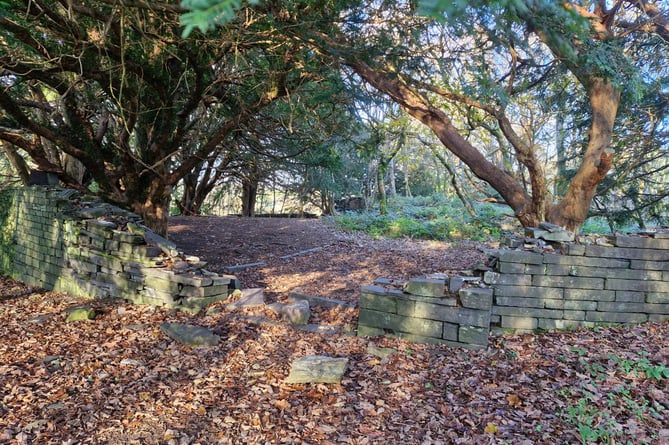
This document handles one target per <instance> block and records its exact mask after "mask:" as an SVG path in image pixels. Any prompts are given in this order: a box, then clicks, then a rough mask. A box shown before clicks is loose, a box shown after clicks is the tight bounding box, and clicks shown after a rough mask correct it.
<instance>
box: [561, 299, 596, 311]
mask: <svg viewBox="0 0 669 445" xmlns="http://www.w3.org/2000/svg"><path fill="white" fill-rule="evenodd" d="M600 303H601V302H600ZM563 308H564V309H567V310H570V311H594V310H597V302H596V301H587V300H564V305H563Z"/></svg>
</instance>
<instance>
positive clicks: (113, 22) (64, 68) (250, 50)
mask: <svg viewBox="0 0 669 445" xmlns="http://www.w3.org/2000/svg"><path fill="white" fill-rule="evenodd" d="M184 12H185V10H184V9H182V8H181V6H180V5H179V2H178V1H177V0H166V1H142V0H139V1H132V2H125V1H121V2H118V1H111V0H16V1H11V2H4V1H3V2H0V141H2V144H0V145H2V147H3V148H5V149H11V150H12V153H17V152H18V153H20V154H23V155H24V156H27V157H29V158H30V160H31V162H32V163H34V165H36V166H37V168H39V169H41V170H44V171H48V172H52V173H55V174H56V175H58V177H59V179H60V180H61V181H62V182H63V183H65V184H66V185H68V186H70V187H75V188H79V189H81V190H82V191H85V192H89V191H93V192H97V193H99V194H100V195H101V196H102V197H104V198H105V199H107V200H109V201H111V202H114V203H116V204H118V205H120V206H122V207H126V208H129V209H131V210H133V211H135V212H136V213H138V214H140V215H141V216H142V217H143V218H144V221H145V223H146V224H147V225H149V226H150V227H152V228H153V229H155V230H156V231H158V232H160V233H165V232H166V227H167V219H166V218H167V216H168V211H169V204H170V197H171V191H172V189H173V187H175V186H176V185H177V184H178V183H179V181H180V180H182V178H184V177H186V176H187V175H189V174H192V173H193V172H199V171H200V169H201V168H203V166H205V165H207V162H209V161H211V160H213V159H217V158H219V157H223V158H225V157H226V156H228V157H234V156H235V153H231V152H230V150H234V149H235V145H234V144H233V143H231V141H233V140H234V136H235V134H236V133H237V132H239V131H240V130H241V129H244V128H245V126H246V125H247V124H248V123H249V122H250V121H252V120H253V119H254V118H256V117H257V116H258V115H259V113H260V112H262V110H264V109H265V108H267V107H268V106H270V105H272V104H273V103H275V102H278V101H284V100H299V97H300V92H301V91H302V89H303V88H304V86H305V85H311V87H310V88H311V89H312V90H313V88H314V87H313V84H318V83H319V81H320V73H321V72H324V71H327V70H328V69H329V68H328V65H327V64H325V63H321V62H320V61H319V56H318V54H316V53H314V52H313V51H311V50H309V49H308V48H306V47H305V46H304V45H299V44H297V43H296V42H295V41H294V40H293V39H290V38H288V37H287V35H286V34H285V33H281V32H279V31H278V28H277V22H276V19H275V18H274V17H270V16H268V15H267V14H263V13H261V12H258V11H255V10H248V11H247V12H246V14H244V15H240V16H239V17H237V19H236V20H234V22H231V23H228V24H227V25H226V26H225V27H219V28H217V29H215V30H212V31H210V32H209V33H208V34H207V35H203V34H201V33H199V32H194V33H192V34H191V35H190V36H189V37H188V38H187V39H184V38H182V31H183V27H182V26H181V23H180V20H179V18H180V16H181V14H183V13H184ZM72 165H77V166H79V167H80V168H75V169H73V168H70V166H72ZM91 184H92V186H91Z"/></svg>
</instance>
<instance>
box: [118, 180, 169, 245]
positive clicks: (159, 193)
mask: <svg viewBox="0 0 669 445" xmlns="http://www.w3.org/2000/svg"><path fill="white" fill-rule="evenodd" d="M130 192H131V191H129V192H128V195H129V198H134V199H130V200H129V202H130V206H131V207H132V211H133V212H135V213H137V214H138V215H139V216H141V217H142V219H143V221H144V225H145V226H147V227H148V228H150V229H151V230H153V231H154V232H156V233H157V234H158V235H160V236H163V237H167V223H168V217H169V214H170V199H171V194H170V187H169V186H167V185H166V184H165V183H164V182H163V181H162V179H161V178H154V179H152V180H151V182H150V183H149V185H148V187H147V188H146V190H140V191H139V192H138V193H135V194H133V193H130Z"/></svg>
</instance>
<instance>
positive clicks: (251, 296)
mask: <svg viewBox="0 0 669 445" xmlns="http://www.w3.org/2000/svg"><path fill="white" fill-rule="evenodd" d="M241 292H242V296H241V297H240V298H239V300H237V301H235V302H234V303H230V304H227V305H225V308H226V309H229V310H235V309H240V308H242V307H249V306H264V305H265V294H264V293H263V289H262V288H261V287H255V288H252V289H242V291H241Z"/></svg>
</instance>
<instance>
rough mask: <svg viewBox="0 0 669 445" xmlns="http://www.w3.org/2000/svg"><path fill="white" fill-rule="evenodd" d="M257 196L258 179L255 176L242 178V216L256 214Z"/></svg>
mask: <svg viewBox="0 0 669 445" xmlns="http://www.w3.org/2000/svg"><path fill="white" fill-rule="evenodd" d="M257 196H258V180H257V179H255V178H244V179H243V180H242V216H247V217H253V216H255V214H256V210H255V209H256V198H257Z"/></svg>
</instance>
